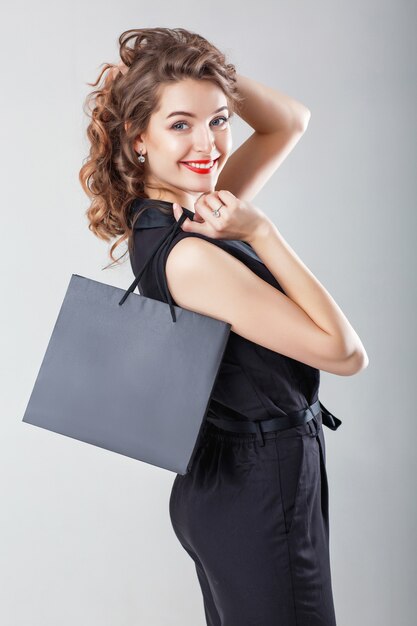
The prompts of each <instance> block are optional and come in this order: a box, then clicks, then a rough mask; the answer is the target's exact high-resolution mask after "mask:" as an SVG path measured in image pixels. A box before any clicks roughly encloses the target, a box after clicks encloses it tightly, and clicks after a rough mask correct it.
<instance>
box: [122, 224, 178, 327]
mask: <svg viewBox="0 0 417 626" xmlns="http://www.w3.org/2000/svg"><path fill="white" fill-rule="evenodd" d="M187 217H188V215H186V213H184V212H183V214H182V215H181V217H180V219H179V220H178V221H175V222H174V223H173V225H172V226H171V227H170V229H169V231H168V232H167V233H166V234H165V235H164V236H163V237H162V239H161V240H160V241H158V242H157V244H156V246H154V247H153V249H152V252H151V253H150V255H149V257H148V259H147V260H146V261H145V263H144V265H143V267H142V269H141V270H140V272H139V274H138V275H137V276H136V277H135V280H134V281H133V283H132V284H131V285H130V287H128V289H126V291H125V293H124V294H123V297H122V299H121V300H120V302H119V304H123V302H124V301H125V300H126V298H127V297H128V295H129V294H130V293H132V291H134V290H135V289H136V287H137V286H138V284H139V281H140V279H141V276H142V274H143V272H144V271H145V269H146V268H147V267H148V265H149V263H150V262H151V260H152V259H153V257H154V256H155V254H156V253H157V252H158V250H160V249H161V251H163V250H164V249H166V246H169V244H170V243H171V241H172V240H173V238H174V237H175V235H176V233H177V232H178V231H179V229H180V228H181V226H182V224H183V223H184V221H185V220H186V219H187ZM163 279H164V291H165V293H162V296H163V297H164V296H165V298H166V299H167V301H168V303H169V308H170V311H171V317H172V321H173V322H176V316H175V309H174V305H173V304H172V298H171V294H170V293H169V289H168V285H167V280H166V276H165V273H164V274H163ZM161 292H162V290H161Z"/></svg>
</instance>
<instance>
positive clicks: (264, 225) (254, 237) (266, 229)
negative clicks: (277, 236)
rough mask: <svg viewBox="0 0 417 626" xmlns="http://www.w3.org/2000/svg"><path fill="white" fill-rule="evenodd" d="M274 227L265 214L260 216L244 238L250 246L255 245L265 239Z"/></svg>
mask: <svg viewBox="0 0 417 626" xmlns="http://www.w3.org/2000/svg"><path fill="white" fill-rule="evenodd" d="M274 229H275V230H276V226H275V224H274V223H273V222H272V221H271V220H270V219H269V218H268V217H267V216H262V218H261V219H260V220H259V222H258V223H257V224H256V226H255V228H253V230H252V231H251V232H250V233H249V234H248V235H247V236H246V237H245V239H244V240H245V241H246V243H248V244H249V245H250V246H255V245H257V244H258V242H261V241H264V240H265V239H267V238H268V237H269V235H270V234H271V233H272V232H273V230H274Z"/></svg>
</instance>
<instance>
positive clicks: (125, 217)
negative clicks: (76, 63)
mask: <svg viewBox="0 0 417 626" xmlns="http://www.w3.org/2000/svg"><path fill="white" fill-rule="evenodd" d="M131 41H132V42H133V46H128V44H129V42H131ZM119 53H120V58H121V60H122V62H123V63H124V64H125V66H127V68H128V69H127V71H126V72H124V73H122V72H121V71H118V70H117V65H116V64H113V63H105V64H104V65H105V67H104V68H103V69H102V70H101V72H100V75H99V77H98V78H97V80H96V82H95V83H87V84H88V85H90V86H91V87H96V86H97V85H99V83H100V81H101V79H102V77H103V74H104V73H105V72H107V74H106V76H105V78H104V81H103V83H102V84H101V85H99V86H98V88H97V89H96V90H94V91H92V92H91V93H90V94H88V96H87V98H86V100H85V104H84V112H85V113H86V114H87V115H88V116H89V117H91V121H90V122H89V124H88V127H87V137H88V140H89V142H90V144H91V146H90V150H89V155H88V157H87V158H86V159H85V162H84V164H83V166H82V167H81V169H80V172H79V180H80V182H81V185H82V187H83V190H84V191H85V193H86V194H87V195H88V197H89V198H90V200H91V204H90V206H89V207H88V209H87V211H86V216H87V219H88V222H89V224H88V228H89V230H90V231H92V232H93V234H94V235H96V236H97V237H99V238H100V239H103V240H105V241H109V240H111V238H112V237H116V236H118V235H120V237H119V239H118V240H117V241H116V242H115V243H114V244H113V245H112V246H111V248H110V252H109V256H110V258H111V259H112V261H113V263H110V264H109V265H108V266H106V267H109V266H111V265H112V264H114V263H116V264H117V263H118V261H119V260H120V259H121V258H122V257H123V256H124V255H125V254H126V253H127V252H129V251H130V249H131V235H132V232H133V224H132V223H131V219H130V205H131V203H132V201H133V200H134V199H135V198H147V197H149V196H148V195H147V194H146V192H145V190H144V184H145V180H144V171H143V166H142V164H141V163H140V162H139V161H138V155H137V153H136V152H135V150H134V148H133V143H134V140H135V138H136V137H137V135H138V134H140V133H143V132H144V131H145V130H146V128H147V126H148V123H149V119H150V117H151V115H152V113H153V112H154V111H155V110H156V109H157V108H158V106H159V101H160V95H161V93H160V92H161V85H163V84H167V83H173V82H177V81H180V80H182V79H185V78H194V79H197V80H209V81H212V82H213V83H215V84H216V85H217V86H219V87H220V88H221V89H222V90H223V93H224V94H225V96H226V99H227V103H228V106H229V109H230V115H233V113H234V112H238V111H239V107H240V104H241V101H242V98H241V96H240V94H239V92H238V90H237V87H236V69H235V66H234V65H232V64H231V63H226V59H225V56H224V54H223V53H222V52H220V51H219V50H218V49H217V48H216V47H215V46H214V45H213V44H211V43H209V42H208V41H207V40H206V39H205V38H204V37H202V36H201V35H198V34H196V33H193V32H190V31H188V30H185V29H183V28H173V29H170V28H141V29H130V30H127V31H124V32H123V33H122V34H121V35H120V37H119ZM85 107H87V110H86V108H85ZM159 189H160V190H161V189H162V188H159ZM143 210H146V208H144V209H143ZM143 210H142V211H138V214H137V215H136V219H137V218H138V217H139V215H140V213H142V212H143ZM126 239H127V240H128V250H127V251H126V252H125V253H124V254H123V255H122V256H121V257H119V259H115V257H114V256H113V252H114V250H115V248H116V247H117V246H119V245H120V244H121V243H122V242H123V241H125V240H126ZM103 269H105V268H103Z"/></svg>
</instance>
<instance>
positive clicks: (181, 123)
mask: <svg viewBox="0 0 417 626" xmlns="http://www.w3.org/2000/svg"><path fill="white" fill-rule="evenodd" d="M219 120H224V121H223V124H215V126H217V127H219V126H225V125H226V123H227V122H228V121H229V118H228V117H225V116H224V115H222V116H220V117H216V119H214V120H212V121H213V122H217V121H219ZM183 124H187V122H176V123H175V124H173V125H172V126H171V128H173V129H174V130H182V128H176V127H177V126H182V125H183Z"/></svg>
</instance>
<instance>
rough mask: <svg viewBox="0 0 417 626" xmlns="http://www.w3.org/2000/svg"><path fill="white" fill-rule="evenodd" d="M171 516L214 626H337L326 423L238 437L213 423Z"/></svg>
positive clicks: (177, 490)
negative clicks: (332, 566) (330, 531)
mask: <svg viewBox="0 0 417 626" xmlns="http://www.w3.org/2000/svg"><path fill="white" fill-rule="evenodd" d="M202 435H203V436H202V440H201V444H200V446H199V448H198V451H197V455H196V457H195V460H194V463H193V467H192V470H191V472H190V473H189V474H186V475H181V474H177V476H176V478H175V480H174V483H173V486H172V491H171V497H170V502H169V512H170V518H171V522H172V526H173V529H174V532H175V534H176V536H177V538H178V540H179V541H180V543H181V545H182V546H183V548H184V549H185V550H186V551H187V553H188V554H189V555H190V557H191V558H192V559H193V561H194V563H195V568H196V572H197V576H198V581H199V584H200V586H201V591H202V594H203V601H204V612H205V618H206V622H207V625H208V626H335V625H336V618H335V610H334V605H333V595H332V583H331V573H330V558H329V507H328V504H329V500H328V496H329V494H328V483H327V475H326V458H325V456H326V453H325V440H324V433H323V426H322V420H321V414H320V413H319V414H318V415H317V416H316V417H315V418H313V419H312V420H310V422H308V423H307V424H304V425H302V426H296V427H293V428H289V429H286V430H281V431H274V432H270V433H264V439H265V445H264V446H262V445H261V444H260V442H259V441H257V440H256V435H255V434H246V433H231V432H227V431H224V430H220V429H219V428H217V427H216V426H214V425H213V424H211V423H209V422H206V423H205V425H204V427H203V433H202Z"/></svg>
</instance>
